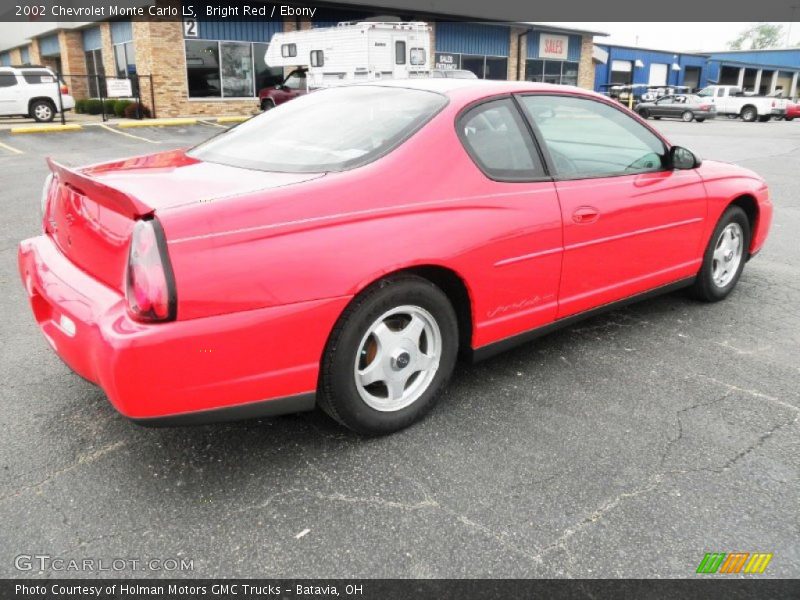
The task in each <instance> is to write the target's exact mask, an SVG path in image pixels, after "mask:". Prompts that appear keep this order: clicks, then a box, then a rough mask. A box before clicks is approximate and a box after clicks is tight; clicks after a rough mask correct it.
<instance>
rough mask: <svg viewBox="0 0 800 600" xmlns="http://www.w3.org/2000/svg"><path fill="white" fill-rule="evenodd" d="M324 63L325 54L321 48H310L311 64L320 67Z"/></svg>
mask: <svg viewBox="0 0 800 600" xmlns="http://www.w3.org/2000/svg"><path fill="white" fill-rule="evenodd" d="M324 64H325V56H324V55H323V53H322V50H312V51H311V66H312V67H321V66H322V65H324Z"/></svg>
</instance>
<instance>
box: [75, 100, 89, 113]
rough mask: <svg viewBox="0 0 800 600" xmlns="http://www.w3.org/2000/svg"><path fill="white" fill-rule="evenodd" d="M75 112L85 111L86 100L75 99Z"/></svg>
mask: <svg viewBox="0 0 800 600" xmlns="http://www.w3.org/2000/svg"><path fill="white" fill-rule="evenodd" d="M75 112H76V113H85V112H86V100H85V99H83V98H81V99H80V100H75Z"/></svg>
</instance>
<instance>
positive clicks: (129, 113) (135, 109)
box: [125, 102, 150, 119]
mask: <svg viewBox="0 0 800 600" xmlns="http://www.w3.org/2000/svg"><path fill="white" fill-rule="evenodd" d="M140 116H141V117H142V118H143V119H149V118H150V109H149V108H147V107H146V106H145V105H144V104H139V103H138V102H131V103H130V104H128V106H126V107H125V118H127V119H138V118H139V117H140Z"/></svg>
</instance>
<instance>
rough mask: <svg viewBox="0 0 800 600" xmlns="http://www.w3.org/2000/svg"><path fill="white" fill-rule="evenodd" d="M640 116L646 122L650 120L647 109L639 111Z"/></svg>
mask: <svg viewBox="0 0 800 600" xmlns="http://www.w3.org/2000/svg"><path fill="white" fill-rule="evenodd" d="M639 116H640V117H642V118H643V119H644V120H645V121H646V120H647V119H649V118H650V111H649V110H647V109H646V108H643V109H642V110H640V111H639Z"/></svg>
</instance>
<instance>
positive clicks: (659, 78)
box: [647, 63, 667, 85]
mask: <svg viewBox="0 0 800 600" xmlns="http://www.w3.org/2000/svg"><path fill="white" fill-rule="evenodd" d="M647 83H649V84H650V85H667V65H664V64H659V63H654V64H652V65H650V79H649V80H648V81H647Z"/></svg>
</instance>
